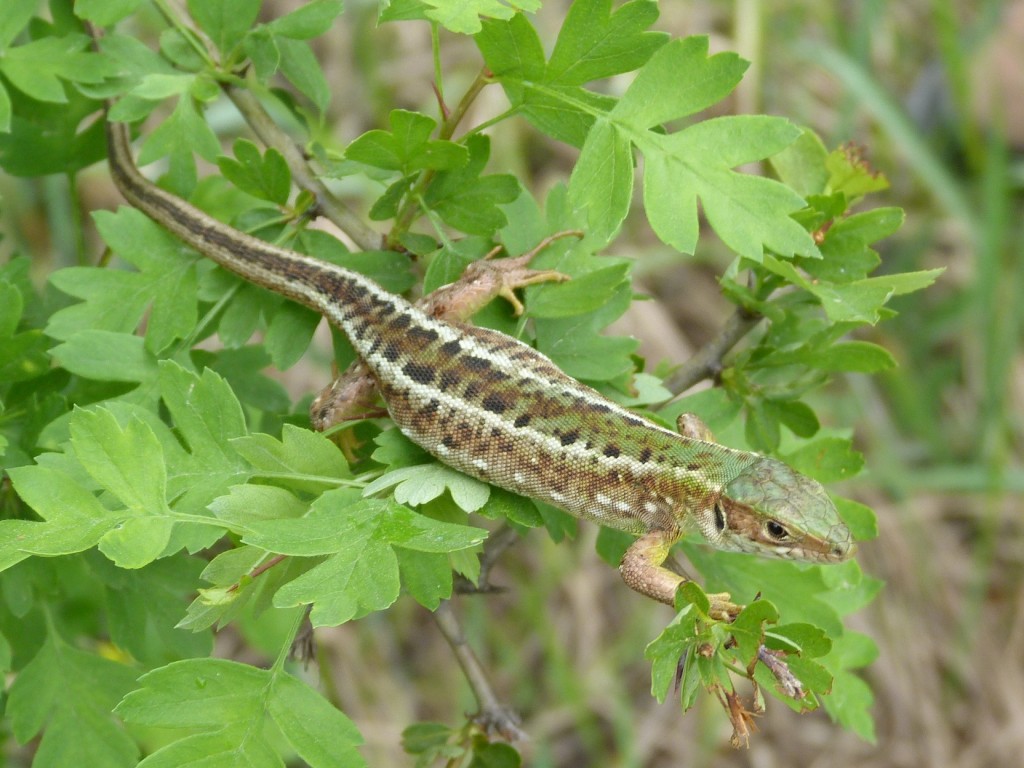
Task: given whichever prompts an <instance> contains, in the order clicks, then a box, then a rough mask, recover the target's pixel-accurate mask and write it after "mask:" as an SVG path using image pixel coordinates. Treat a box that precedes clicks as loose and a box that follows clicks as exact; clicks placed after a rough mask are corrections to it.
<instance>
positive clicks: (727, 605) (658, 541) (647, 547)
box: [619, 531, 741, 621]
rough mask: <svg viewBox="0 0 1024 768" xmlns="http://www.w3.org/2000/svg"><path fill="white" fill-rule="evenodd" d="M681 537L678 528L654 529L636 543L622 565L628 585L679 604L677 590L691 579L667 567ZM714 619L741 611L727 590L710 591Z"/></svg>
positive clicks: (728, 618) (620, 569) (648, 595)
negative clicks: (712, 592) (667, 560)
mask: <svg viewBox="0 0 1024 768" xmlns="http://www.w3.org/2000/svg"><path fill="white" fill-rule="evenodd" d="M678 540H679V534H678V533H677V532H675V531H651V532H650V533H646V534H644V535H643V536H641V537H640V538H639V539H637V540H636V541H635V542H633V544H632V546H630V548H629V549H627V550H626V554H625V555H624V556H623V558H622V563H621V564H620V565H619V573H620V574H621V575H622V580H623V581H625V582H626V586H628V587H629V588H630V589H633V590H635V591H637V592H639V593H640V594H642V595H646V596H647V597H650V598H653V599H655V600H657V601H659V602H662V603H667V604H668V605H672V606H674V605H675V599H676V592H677V591H678V590H679V587H680V586H681V585H682V584H684V583H685V582H686V581H687V579H685V578H684V577H682V576H680V575H679V574H678V573H675V572H674V571H670V570H669V569H668V568H666V567H665V566H664V562H665V560H666V558H667V557H668V554H669V551H670V550H671V549H672V545H673V544H675V543H676V541H678ZM708 600H710V601H711V609H710V611H709V614H710V615H711V617H712V618H713V619H719V620H722V621H731V620H732V619H735V618H736V616H737V615H739V612H740V610H741V606H738V605H736V604H734V603H732V602H731V601H730V599H729V594H728V593H727V592H719V593H715V594H709V595H708Z"/></svg>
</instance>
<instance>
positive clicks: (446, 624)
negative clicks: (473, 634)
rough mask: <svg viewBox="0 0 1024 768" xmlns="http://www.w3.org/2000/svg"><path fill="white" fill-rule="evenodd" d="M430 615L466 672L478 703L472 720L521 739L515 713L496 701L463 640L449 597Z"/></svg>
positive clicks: (512, 737)
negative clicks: (477, 708) (477, 709)
mask: <svg viewBox="0 0 1024 768" xmlns="http://www.w3.org/2000/svg"><path fill="white" fill-rule="evenodd" d="M431 615H432V616H433V617H434V623H435V624H437V628H438V629H440V630H441V634H442V635H444V639H445V640H446V641H447V642H448V645H449V647H450V648H451V649H452V653H453V654H455V658H456V660H458V662H459V666H460V667H462V673H463V674H464V675H465V676H466V681H467V682H468V683H469V687H470V689H471V690H472V691H473V696H474V697H476V701H477V704H479V706H480V711H479V713H478V714H477V715H476V717H475V718H474V719H475V720H476V722H477V723H479V724H480V725H481V726H482V727H483V728H484V729H485V730H486V731H487V732H488V733H496V734H498V735H500V736H501V737H502V738H504V739H507V740H508V741H519V740H522V739H525V738H526V733H525V732H523V730H522V729H521V728H520V727H519V722H520V721H519V717H518V716H517V715H516V714H515V712H513V711H512V710H511V709H509V708H508V707H506V706H504V705H503V704H502V703H501V702H499V701H498V697H497V696H496V695H495V694H494V689H493V688H491V683H490V681H488V679H487V675H486V674H485V673H484V668H483V665H482V664H481V663H480V660H479V659H478V658H477V657H476V654H475V653H473V649H472V648H470V646H469V643H468V642H467V641H466V634H465V632H463V630H462V625H461V624H460V623H459V620H458V618H457V617H456V616H455V612H454V611H453V610H452V607H451V601H449V600H445V601H442V603H441V605H440V606H438V608H437V610H436V611H434V613H433V614H431Z"/></svg>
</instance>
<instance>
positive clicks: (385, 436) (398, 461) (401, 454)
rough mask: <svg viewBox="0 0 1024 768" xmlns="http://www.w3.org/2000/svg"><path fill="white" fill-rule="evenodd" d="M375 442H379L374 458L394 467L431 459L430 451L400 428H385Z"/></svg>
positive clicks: (375, 438)
mask: <svg viewBox="0 0 1024 768" xmlns="http://www.w3.org/2000/svg"><path fill="white" fill-rule="evenodd" d="M373 442H375V443H376V444H377V448H376V449H374V451H373V454H372V458H373V460H374V461H377V462H380V463H381V464H383V465H385V466H387V467H391V468H393V469H397V468H399V467H410V466H414V465H416V464H426V463H427V462H429V461H430V460H431V456H430V454H429V453H427V452H426V451H425V450H423V449H422V448H420V447H419V446H418V445H416V443H414V442H413V441H412V440H410V439H409V438H407V437H406V436H405V435H403V434H402V431H401V430H400V429H398V428H395V429H386V430H384V431H383V432H381V433H379V434H378V435H377V436H376V437H374V438H373Z"/></svg>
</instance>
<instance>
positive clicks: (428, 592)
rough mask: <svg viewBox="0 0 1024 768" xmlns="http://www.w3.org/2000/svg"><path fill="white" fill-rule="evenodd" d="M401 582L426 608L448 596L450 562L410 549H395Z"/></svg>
mask: <svg viewBox="0 0 1024 768" xmlns="http://www.w3.org/2000/svg"><path fill="white" fill-rule="evenodd" d="M395 555H396V556H397V557H398V570H399V572H400V574H401V578H402V585H403V586H404V587H405V589H406V591H407V592H408V593H409V594H410V595H412V597H413V598H414V599H415V600H416V602H418V603H419V604H420V605H422V606H423V607H424V608H426V609H427V610H430V611H435V610H437V606H438V605H440V604H441V601H442V600H447V599H448V598H449V597H451V596H452V566H451V563H450V562H449V561H448V558H447V557H441V556H438V555H436V554H434V553H431V552H417V551H416V550H413V549H396V550H395Z"/></svg>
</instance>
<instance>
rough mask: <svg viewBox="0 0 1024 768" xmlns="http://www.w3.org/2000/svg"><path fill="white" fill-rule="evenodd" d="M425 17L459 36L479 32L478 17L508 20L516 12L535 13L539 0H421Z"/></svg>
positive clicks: (538, 6)
mask: <svg viewBox="0 0 1024 768" xmlns="http://www.w3.org/2000/svg"><path fill="white" fill-rule="evenodd" d="M423 2H424V4H425V5H427V6H429V8H430V10H428V11H427V17H428V18H429V19H432V20H433V21H436V22H438V23H439V24H441V25H442V26H443V27H445V28H446V29H448V30H450V31H452V32H455V33H456V34H460V35H474V34H476V33H477V32H479V31H480V17H481V16H487V17H490V18H494V19H509V18H512V16H513V14H515V13H516V12H517V11H526V12H527V13H529V12H531V11H536V10H537V9H538V8H540V0H423Z"/></svg>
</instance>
